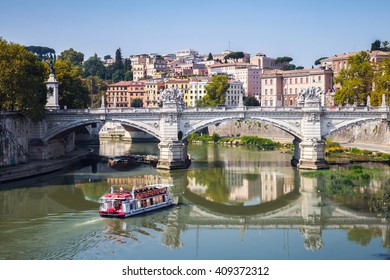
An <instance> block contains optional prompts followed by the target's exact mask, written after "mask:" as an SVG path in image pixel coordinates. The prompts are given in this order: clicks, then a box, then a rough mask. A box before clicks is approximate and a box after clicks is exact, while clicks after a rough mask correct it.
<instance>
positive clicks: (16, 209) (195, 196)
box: [0, 144, 390, 259]
mask: <svg viewBox="0 0 390 280" xmlns="http://www.w3.org/2000/svg"><path fill="white" fill-rule="evenodd" d="M104 145H107V144H104ZM138 145H139V146H140V147H138ZM147 145H150V144H147ZM143 146H145V145H140V144H131V145H128V146H126V147H125V148H123V147H122V148H120V149H119V151H122V152H128V151H129V150H128V149H130V151H133V149H134V151H136V153H141V152H142V151H148V150H147V149H145V148H143ZM148 149H149V151H152V150H153V149H154V148H148ZM188 150H189V152H190V153H191V155H192V160H193V161H192V165H191V166H190V168H189V169H188V170H172V171H167V170H156V169H155V168H152V167H150V166H140V167H136V168H132V169H129V170H126V171H121V172H120V171H117V170H114V169H112V168H110V167H109V166H108V165H107V164H105V163H99V164H98V165H97V166H96V173H94V172H93V171H92V170H91V167H90V166H87V167H83V168H79V169H77V170H74V171H72V172H69V173H67V174H61V175H59V174H54V175H50V176H46V177H44V179H42V178H37V179H34V180H29V181H28V183H27V182H24V183H14V184H13V185H12V186H8V187H5V189H4V190H3V191H0V203H1V204H0V205H1V208H0V240H1V241H0V244H1V246H2V251H1V252H0V258H5V259H24V258H26V259H32V258H38V259H56V258H61V259H107V258H122V259H132V258H135V259H136V258H138V259H143V258H155V259H164V258H166V259H169V258H181V259H191V258H193V257H194V256H196V257H199V258H202V257H203V258H212V259H214V258H217V259H218V258H225V256H229V254H230V251H235V253H240V254H241V256H243V257H244V258H245V257H246V258H248V259H256V258H268V257H269V256H268V255H267V254H266V253H265V252H267V250H266V249H265V248H267V246H272V248H270V251H272V253H273V254H275V255H274V258H275V259H284V258H289V257H290V254H288V255H287V254H286V252H285V251H284V249H283V250H281V249H278V248H279V245H280V243H281V242H282V243H284V244H283V246H286V244H289V245H288V246H291V247H293V248H294V250H295V254H296V255H295V258H306V257H309V258H312V257H313V255H307V254H306V252H316V255H314V256H317V257H314V258H331V259H338V258H386V257H387V254H388V251H387V250H383V248H389V245H390V230H389V223H388V221H387V220H385V219H381V218H380V217H376V216H375V215H372V213H369V212H367V211H363V210H362V209H356V208H353V207H350V205H348V204H343V203H341V202H340V201H337V200H333V199H329V198H327V197H325V196H323V194H321V193H318V192H317V186H318V185H319V184H321V182H319V181H318V179H316V178H307V177H302V176H301V175H300V171H298V170H297V169H295V168H292V167H291V166H290V165H289V160H290V158H291V156H290V155H287V154H282V153H279V152H257V151H254V150H251V149H244V148H230V147H219V146H213V145H201V146H196V145H193V146H189V149H188ZM386 182H387V181H383V182H382V183H386ZM153 183H169V184H174V185H175V187H173V188H172V190H171V191H172V193H173V195H174V197H175V200H176V201H177V202H178V204H177V205H175V206H173V207H170V208H167V209H164V210H162V211H159V212H155V213H150V214H146V215H141V216H136V217H133V218H129V219H124V220H118V219H103V218H100V217H99V216H98V213H97V207H98V206H97V201H98V199H99V197H100V196H101V195H102V194H103V193H105V192H106V191H107V190H108V188H109V186H110V185H113V184H114V185H126V186H133V185H137V186H139V185H146V184H153ZM382 183H381V182H377V181H375V180H374V181H370V182H369V184H368V186H369V188H380V187H383V184H382ZM26 186H28V187H26ZM49 229H50V232H46V231H48V230H49ZM281 231H283V234H285V232H287V233H288V234H287V235H286V236H288V238H287V237H285V238H284V239H282V240H279V239H278V236H280V232H281ZM231 232H236V233H238V234H237V235H234V237H233V238H232V237H231V235H230V234H231ZM340 233H345V236H339V234H340ZM26 235H28V237H29V238H28V239H26V238H25V237H26ZM215 235H218V237H215ZM333 235H338V236H339V237H338V238H339V239H338V240H337V245H335V244H336V243H335V242H334V240H333V239H332V238H333V237H329V236H333ZM213 238H218V239H219V241H220V243H221V244H224V243H226V242H231V246H232V247H231V249H229V251H227V250H228V249H227V248H226V247H225V246H222V245H218V244H219V243H218V244H214V243H213V244H210V242H211V241H210V240H215V239H213ZM290 239H291V240H290ZM20 240H24V241H23V242H20ZM286 240H288V241H286ZM376 240H380V242H376ZM351 243H352V244H357V245H358V246H360V247H362V246H363V247H366V248H367V250H369V251H370V254H371V255H369V256H370V257H369V256H368V255H367V253H365V254H364V255H351V254H350V253H348V250H347V248H351ZM376 243H379V246H377V245H375V244H376ZM202 244H203V245H202ZM253 244H261V246H263V247H262V248H261V250H256V251H253V247H254V245H253ZM292 244H294V245H292ZM283 246H280V247H283ZM335 246H336V247H338V248H336V247H335ZM340 248H342V250H343V253H344V251H345V255H343V256H340V255H338V254H340V253H337V251H339V249H340ZM167 249H168V250H169V251H167ZM301 249H303V251H302V250H301ZM241 250H243V251H241ZM353 250H357V249H356V248H355V247H353ZM195 251H196V253H195ZM59 252H61V253H59ZM152 252H153V253H152ZM202 252H203V254H204V255H202ZM374 253H375V254H380V256H379V255H376V257H375V256H374ZM205 254H207V255H205ZM231 254H232V255H230V256H232V258H233V256H234V254H233V253H231Z"/></svg>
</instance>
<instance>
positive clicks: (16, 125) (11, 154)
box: [0, 113, 30, 167]
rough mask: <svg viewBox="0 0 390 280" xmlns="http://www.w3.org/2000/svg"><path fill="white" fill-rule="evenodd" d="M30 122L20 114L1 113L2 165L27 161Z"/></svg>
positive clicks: (0, 140)
mask: <svg viewBox="0 0 390 280" xmlns="http://www.w3.org/2000/svg"><path fill="white" fill-rule="evenodd" d="M29 135H30V122H29V121H28V120H27V119H26V118H24V117H22V116H21V115H19V114H15V113H2V114H1V115H0V167H1V166H9V165H16V164H21V163H25V162H27V161H28V160H29V159H28V157H27V156H26V154H28V147H29Z"/></svg>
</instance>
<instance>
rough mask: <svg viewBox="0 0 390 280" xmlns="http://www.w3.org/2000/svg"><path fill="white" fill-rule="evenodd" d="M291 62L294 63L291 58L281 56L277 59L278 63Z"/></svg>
mask: <svg viewBox="0 0 390 280" xmlns="http://www.w3.org/2000/svg"><path fill="white" fill-rule="evenodd" d="M291 61H293V59H292V58H291V57H289V56H280V57H277V58H276V59H275V62H276V63H284V62H287V63H290V62H291Z"/></svg>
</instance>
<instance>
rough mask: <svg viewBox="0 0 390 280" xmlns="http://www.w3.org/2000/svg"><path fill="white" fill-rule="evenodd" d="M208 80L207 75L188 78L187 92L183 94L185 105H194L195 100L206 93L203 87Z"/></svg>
mask: <svg viewBox="0 0 390 280" xmlns="http://www.w3.org/2000/svg"><path fill="white" fill-rule="evenodd" d="M209 82H210V78H207V77H202V78H197V79H192V80H190V82H189V92H188V94H187V95H185V96H184V102H185V103H186V106H187V107H196V102H197V101H198V100H200V99H202V98H203V96H204V95H205V94H206V89H205V87H206V85H207V84H208V83H209Z"/></svg>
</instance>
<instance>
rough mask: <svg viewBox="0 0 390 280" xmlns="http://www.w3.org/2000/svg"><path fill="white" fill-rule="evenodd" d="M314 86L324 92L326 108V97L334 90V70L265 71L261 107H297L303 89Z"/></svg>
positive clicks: (262, 79)
mask: <svg viewBox="0 0 390 280" xmlns="http://www.w3.org/2000/svg"><path fill="white" fill-rule="evenodd" d="M312 86H313V87H316V88H320V89H322V90H323V92H324V94H323V96H322V98H323V100H322V104H323V106H325V105H326V96H327V95H329V94H330V93H331V91H332V88H333V72H332V70H329V69H322V68H315V69H302V70H290V71H282V70H269V71H264V72H263V75H262V78H261V87H262V92H261V106H264V107H281V106H284V107H294V106H297V100H296V99H297V97H298V93H299V92H300V91H301V90H302V89H306V88H308V87H312Z"/></svg>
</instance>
